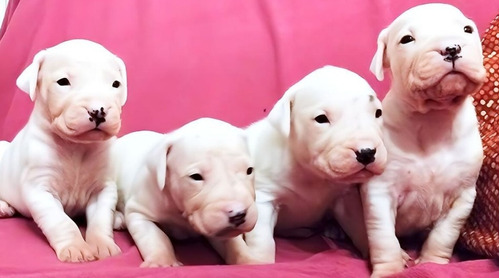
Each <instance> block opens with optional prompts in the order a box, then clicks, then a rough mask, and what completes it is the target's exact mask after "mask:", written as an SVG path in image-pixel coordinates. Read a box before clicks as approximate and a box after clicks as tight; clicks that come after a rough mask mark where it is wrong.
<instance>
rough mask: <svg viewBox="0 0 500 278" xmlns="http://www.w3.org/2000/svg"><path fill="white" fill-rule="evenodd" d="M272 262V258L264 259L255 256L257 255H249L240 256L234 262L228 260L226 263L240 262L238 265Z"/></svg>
mask: <svg viewBox="0 0 500 278" xmlns="http://www.w3.org/2000/svg"><path fill="white" fill-rule="evenodd" d="M272 263H274V260H272V259H267V260H266V259H264V258H257V257H251V256H241V257H239V258H237V259H236V260H235V261H234V262H230V263H228V264H240V265H245V264H272Z"/></svg>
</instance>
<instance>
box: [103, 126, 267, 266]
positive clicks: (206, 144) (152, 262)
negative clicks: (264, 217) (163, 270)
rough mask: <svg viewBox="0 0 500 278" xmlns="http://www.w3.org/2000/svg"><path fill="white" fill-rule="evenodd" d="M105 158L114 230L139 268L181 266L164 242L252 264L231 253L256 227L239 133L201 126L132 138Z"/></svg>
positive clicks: (248, 161)
mask: <svg viewBox="0 0 500 278" xmlns="http://www.w3.org/2000/svg"><path fill="white" fill-rule="evenodd" d="M112 157H113V165H114V166H115V169H114V172H113V173H112V174H111V175H110V179H113V180H116V182H117V184H118V192H119V202H118V213H117V220H118V221H116V224H119V223H120V222H121V223H124V224H125V225H126V227H127V229H128V231H129V232H130V234H131V235H132V238H133V239H134V242H135V244H136V245H137V247H138V248H139V251H140V253H141V256H142V258H143V260H144V262H143V263H142V264H141V266H142V267H159V266H160V267H168V266H179V265H181V262H179V261H178V259H177V257H176V255H175V251H174V247H173V245H172V242H171V238H175V239H185V238H188V237H199V236H204V237H206V238H207V239H208V240H209V241H210V242H211V244H212V245H213V246H214V247H215V248H216V249H217V251H219V253H220V254H221V256H222V257H223V258H224V259H225V261H226V262H227V263H229V264H245V263H252V262H253V261H252V260H251V258H250V257H249V256H248V255H247V254H244V253H236V252H238V249H237V247H238V246H240V245H244V244H245V243H244V242H243V240H242V239H241V236H240V237H237V236H238V235H241V234H242V233H244V232H248V231H250V230H251V229H252V228H253V227H254V225H255V222H256V220H257V208H256V207H255V191H254V173H253V171H254V170H253V167H252V162H251V159H250V155H249V153H248V147H247V142H246V136H245V134H244V132H243V130H241V129H239V128H237V127H234V126H232V125H230V124H228V123H226V122H223V121H219V120H215V119H211V118H202V119H198V120H196V121H193V122H190V123H188V124H186V125H184V126H182V127H181V128H179V129H177V130H175V131H173V132H171V133H167V134H160V133H156V132H152V131H138V132H133V133H130V134H127V135H125V136H123V137H121V138H119V139H118V140H117V141H116V142H115V144H114V145H113V148H112ZM123 217H124V219H123ZM116 228H119V227H116ZM235 258H238V259H239V260H235Z"/></svg>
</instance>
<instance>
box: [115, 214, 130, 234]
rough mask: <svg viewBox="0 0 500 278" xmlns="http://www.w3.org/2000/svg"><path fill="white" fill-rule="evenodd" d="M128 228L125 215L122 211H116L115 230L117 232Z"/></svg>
mask: <svg viewBox="0 0 500 278" xmlns="http://www.w3.org/2000/svg"><path fill="white" fill-rule="evenodd" d="M126 228H127V226H126V224H125V215H123V213H121V212H120V211H115V215H114V219H113V229H115V230H125V229H126Z"/></svg>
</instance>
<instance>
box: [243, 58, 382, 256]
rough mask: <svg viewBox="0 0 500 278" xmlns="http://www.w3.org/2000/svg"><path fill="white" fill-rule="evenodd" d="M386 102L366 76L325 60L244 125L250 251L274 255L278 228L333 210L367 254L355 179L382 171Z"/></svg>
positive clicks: (291, 231)
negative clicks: (251, 212) (252, 199)
mask: <svg viewBox="0 0 500 278" xmlns="http://www.w3.org/2000/svg"><path fill="white" fill-rule="evenodd" d="M381 108H382V107H381V103H380V101H379V100H378V99H377V97H376V94H375V92H374V91H373V90H372V88H371V87H370V86H369V85H368V83H367V82H366V81H365V80H364V79H363V78H361V77H360V76H358V75H357V74H355V73H353V72H351V71H348V70H346V69H342V68H338V67H333V66H325V67H323V68H320V69H317V70H315V71H313V72H312V73H310V74H308V75H307V76H306V77H304V78H303V79H302V80H300V81H299V82H298V83H297V84H295V85H293V86H292V87H290V88H289V89H288V90H287V91H286V92H285V94H284V95H283V97H282V98H281V99H280V100H279V101H278V102H277V103H276V104H275V105H274V107H273V108H272V110H271V111H270V113H269V115H268V116H267V117H266V118H265V119H263V120H261V121H259V122H257V123H255V124H253V125H251V126H250V127H248V128H247V129H246V133H247V134H248V142H249V146H250V154H251V156H252V159H253V160H254V162H255V175H256V182H255V188H256V198H257V199H256V201H257V208H258V212H259V218H258V220H257V224H256V226H255V228H254V229H253V230H252V231H251V232H248V233H245V241H246V243H247V245H248V248H249V250H250V251H249V253H250V254H252V256H254V259H255V260H258V261H260V262H262V263H274V261H275V251H276V250H275V249H276V248H275V241H274V238H273V236H274V234H275V233H276V234H278V235H285V236H286V235H297V234H302V231H303V228H311V227H314V226H315V225H317V224H318V222H319V221H320V220H321V219H322V218H323V217H324V216H325V214H328V213H331V214H333V216H334V217H335V218H336V220H337V221H338V222H339V223H340V224H341V226H342V228H343V229H344V230H345V231H346V233H347V234H348V235H349V236H350V238H351V239H352V241H353V242H354V244H355V245H356V246H357V247H358V249H359V250H360V252H361V253H362V254H363V255H365V256H366V255H367V252H368V245H367V239H366V233H365V230H364V223H363V211H362V207H361V200H360V196H359V192H358V189H357V186H355V184H356V183H360V182H365V181H367V180H368V179H370V178H371V177H373V176H374V175H379V174H380V173H382V172H383V170H384V168H385V163H386V150H385V147H384V145H383V143H382V130H381V128H382V110H381Z"/></svg>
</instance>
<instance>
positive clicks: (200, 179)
mask: <svg viewBox="0 0 500 278" xmlns="http://www.w3.org/2000/svg"><path fill="white" fill-rule="evenodd" d="M189 177H190V178H191V179H192V180H195V181H202V180H203V177H202V176H201V175H200V174H192V175H190V176H189Z"/></svg>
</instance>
